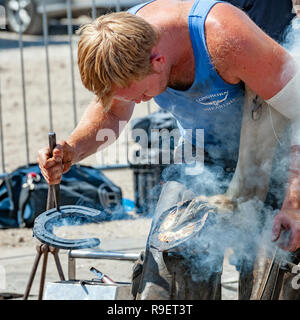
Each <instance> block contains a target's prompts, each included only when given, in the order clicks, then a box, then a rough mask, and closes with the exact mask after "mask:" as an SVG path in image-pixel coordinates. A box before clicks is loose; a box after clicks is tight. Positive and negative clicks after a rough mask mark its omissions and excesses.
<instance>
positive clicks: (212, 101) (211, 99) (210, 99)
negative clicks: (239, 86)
mask: <svg viewBox="0 0 300 320" xmlns="http://www.w3.org/2000/svg"><path fill="white" fill-rule="evenodd" d="M228 93H229V92H228V91H225V92H219V93H215V94H210V95H208V96H204V97H201V98H198V99H196V102H198V103H200V104H203V105H204V106H215V107H217V106H219V105H220V104H221V103H223V102H225V101H226V100H227V98H228Z"/></svg>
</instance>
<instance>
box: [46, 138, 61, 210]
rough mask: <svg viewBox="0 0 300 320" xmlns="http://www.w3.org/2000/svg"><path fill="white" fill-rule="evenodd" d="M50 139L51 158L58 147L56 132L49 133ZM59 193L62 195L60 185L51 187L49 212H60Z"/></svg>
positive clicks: (49, 188)
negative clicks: (53, 210)
mask: <svg viewBox="0 0 300 320" xmlns="http://www.w3.org/2000/svg"><path fill="white" fill-rule="evenodd" d="M48 137H49V149H50V158H51V157H52V156H53V150H54V148H55V146H56V134H55V132H49V134H48ZM59 193H60V187H59V184H55V185H49V187H48V198H47V210H50V209H52V208H54V207H56V210H57V211H59Z"/></svg>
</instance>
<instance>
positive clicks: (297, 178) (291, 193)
mask: <svg viewBox="0 0 300 320" xmlns="http://www.w3.org/2000/svg"><path fill="white" fill-rule="evenodd" d="M272 232H273V239H272V240H273V241H277V240H278V239H279V237H280V234H281V233H282V232H286V233H289V237H288V239H286V241H283V242H285V243H283V242H282V241H279V243H278V246H279V247H280V248H281V249H283V250H287V251H292V252H294V251H296V250H297V249H298V248H300V146H297V145H294V146H292V147H291V153H290V170H289V179H288V184H287V190H286V195H285V199H284V202H283V205H282V209H281V211H280V212H279V213H278V214H277V215H276V216H275V218H274V222H273V229H272Z"/></svg>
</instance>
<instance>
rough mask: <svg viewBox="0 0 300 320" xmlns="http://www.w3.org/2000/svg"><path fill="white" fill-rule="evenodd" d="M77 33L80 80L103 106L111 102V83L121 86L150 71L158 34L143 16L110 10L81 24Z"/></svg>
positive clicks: (125, 85) (140, 77)
mask: <svg viewBox="0 0 300 320" xmlns="http://www.w3.org/2000/svg"><path fill="white" fill-rule="evenodd" d="M78 33H79V34H81V37H80V40H79V43H78V66H79V71H80V76H81V80H82V82H83V84H84V86H85V87H86V88H87V89H88V90H90V91H92V92H94V93H95V94H96V96H97V97H98V99H99V101H100V102H101V103H102V104H103V106H104V107H105V108H107V107H109V106H110V105H111V102H112V99H113V92H112V86H113V85H117V86H118V87H121V88H124V87H127V86H128V85H130V82H132V81H137V80H140V79H142V78H144V77H145V76H147V75H148V74H150V73H151V72H152V68H151V62H150V57H151V49H152V48H153V47H154V45H155V44H156V42H157V41H158V35H157V32H156V31H155V30H154V28H153V27H152V26H151V25H150V24H149V23H148V22H146V21H145V20H144V19H142V18H140V17H138V16H135V15H133V14H131V13H128V12H117V13H110V14H106V15H103V16H100V17H99V18H97V19H96V20H94V21H93V22H92V23H89V24H86V25H83V26H82V27H81V28H80V29H79V30H78Z"/></svg>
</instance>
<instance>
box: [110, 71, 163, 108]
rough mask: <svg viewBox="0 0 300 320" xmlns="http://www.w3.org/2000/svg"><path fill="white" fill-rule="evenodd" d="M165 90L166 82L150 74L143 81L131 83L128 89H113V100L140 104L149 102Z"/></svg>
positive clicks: (160, 77)
mask: <svg viewBox="0 0 300 320" xmlns="http://www.w3.org/2000/svg"><path fill="white" fill-rule="evenodd" d="M165 88H166V81H165V80H164V78H163V77H162V76H161V75H160V74H151V75H148V76H146V77H145V78H144V79H142V80H140V81H136V82H132V83H131V85H130V86H129V87H126V88H120V87H115V88H114V98H115V99H117V100H121V101H133V102H135V103H140V102H142V101H149V100H150V99H152V98H153V97H155V96H157V95H159V94H160V93H162V92H163V91H164V90H165Z"/></svg>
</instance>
